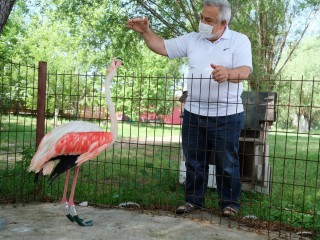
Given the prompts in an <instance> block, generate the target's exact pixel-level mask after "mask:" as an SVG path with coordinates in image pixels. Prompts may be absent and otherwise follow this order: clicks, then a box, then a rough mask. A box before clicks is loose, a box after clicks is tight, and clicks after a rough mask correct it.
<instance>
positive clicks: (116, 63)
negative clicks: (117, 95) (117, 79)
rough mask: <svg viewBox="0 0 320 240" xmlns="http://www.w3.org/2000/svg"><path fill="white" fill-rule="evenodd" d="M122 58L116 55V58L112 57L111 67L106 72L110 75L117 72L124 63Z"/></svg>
mask: <svg viewBox="0 0 320 240" xmlns="http://www.w3.org/2000/svg"><path fill="white" fill-rule="evenodd" d="M121 60H122V59H121V58H119V57H114V58H113V59H112V62H111V64H110V65H109V67H108V68H107V71H106V74H107V75H109V74H111V75H113V74H115V70H117V68H118V67H120V66H121V65H123V63H122V61H121Z"/></svg>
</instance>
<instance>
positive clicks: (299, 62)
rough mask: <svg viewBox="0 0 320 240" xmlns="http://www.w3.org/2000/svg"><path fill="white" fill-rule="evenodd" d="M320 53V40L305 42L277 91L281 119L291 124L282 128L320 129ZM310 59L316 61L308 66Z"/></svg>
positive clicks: (310, 62) (290, 64)
mask: <svg viewBox="0 0 320 240" xmlns="http://www.w3.org/2000/svg"><path fill="white" fill-rule="evenodd" d="M319 49H320V41H319V39H317V38H308V39H306V40H305V41H303V42H302V43H301V45H300V47H299V48H298V49H297V51H296V52H295V54H294V55H292V57H291V60H290V61H288V63H287V67H286V68H285V69H284V71H283V74H282V81H278V82H277V83H276V86H275V90H276V91H277V92H279V93H281V102H279V106H281V107H280V108H279V110H278V112H279V115H280V117H279V119H289V122H281V120H280V122H279V123H280V124H281V125H282V126H285V127H297V128H298V130H299V131H307V130H309V129H311V128H312V127H320V124H319V123H320V106H319V102H320V85H319V78H320V74H319V71H318V69H319V68H320V50H319ZM286 54H290V52H288V53H286ZM306 59H312V61H308V62H307V63H306ZM288 102H290V105H288ZM286 125H288V126H286Z"/></svg>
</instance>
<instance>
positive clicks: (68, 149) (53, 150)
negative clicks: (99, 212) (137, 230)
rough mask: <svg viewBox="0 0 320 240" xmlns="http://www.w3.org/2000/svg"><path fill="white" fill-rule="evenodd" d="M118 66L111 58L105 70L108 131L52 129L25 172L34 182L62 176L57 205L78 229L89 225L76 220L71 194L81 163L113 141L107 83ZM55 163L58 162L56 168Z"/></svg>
mask: <svg viewBox="0 0 320 240" xmlns="http://www.w3.org/2000/svg"><path fill="white" fill-rule="evenodd" d="M121 65H122V62H121V61H119V59H118V58H113V60H112V63H111V64H110V66H109V67H108V69H107V70H106V82H105V92H106V100H107V106H108V109H109V112H110V120H111V129H110V132H105V131H104V130H103V129H102V128H100V127H99V126H97V125H95V124H93V123H89V122H83V121H72V122H69V123H66V124H63V125H61V126H59V127H56V128H55V129H53V130H52V131H51V132H49V133H47V134H46V135H45V136H44V137H43V139H42V140H41V142H40V144H39V147H38V149H37V152H36V153H35V155H34V157H33V158H32V160H31V163H30V166H29V172H31V171H34V172H36V180H37V176H38V174H39V173H40V171H41V170H42V171H43V175H49V174H50V177H49V180H51V181H53V180H54V179H55V178H56V177H57V176H59V175H60V174H61V173H63V172H66V181H65V185H64V191H63V197H62V200H61V204H62V205H63V208H64V210H65V211H66V214H67V215H66V216H67V217H68V218H69V220H70V221H72V222H74V221H76V222H77V223H78V224H79V225H80V226H92V221H91V220H90V221H83V219H80V218H79V216H78V214H77V212H76V209H75V205H74V201H73V198H74V193H75V188H76V184H77V178H78V173H79V167H80V165H81V164H82V163H84V162H86V161H88V160H90V159H92V158H94V157H96V156H98V155H99V154H100V153H101V152H102V151H104V150H105V149H107V148H108V147H110V146H111V145H112V144H113V143H114V141H115V140H116V137H117V132H118V122H117V117H116V113H115V108H114V105H113V102H112V100H111V94H110V81H111V79H112V78H113V77H114V76H115V75H116V73H117V68H118V67H119V66H121ZM55 160H59V162H58V164H56V163H55ZM72 167H75V168H74V176H73V183H72V187H71V192H70V196H69V201H68V200H67V192H68V183H69V176H70V168H72Z"/></svg>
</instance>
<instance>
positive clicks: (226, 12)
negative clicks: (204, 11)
mask: <svg viewBox="0 0 320 240" xmlns="http://www.w3.org/2000/svg"><path fill="white" fill-rule="evenodd" d="M203 6H212V7H218V8H219V10H220V14H219V16H218V20H219V21H220V22H222V21H223V20H225V21H226V22H227V24H229V22H230V19H231V7H230V3H229V2H228V0H204V1H203Z"/></svg>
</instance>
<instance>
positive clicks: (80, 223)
mask: <svg viewBox="0 0 320 240" xmlns="http://www.w3.org/2000/svg"><path fill="white" fill-rule="evenodd" d="M66 217H67V218H68V219H69V220H70V222H77V223H78V224H79V225H80V226H92V225H93V223H92V222H93V221H92V220H88V221H84V220H83V219H82V218H79V216H78V215H76V216H72V215H71V214H67V215H66ZM83 224H84V225H83ZM90 224H91V225H90Z"/></svg>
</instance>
